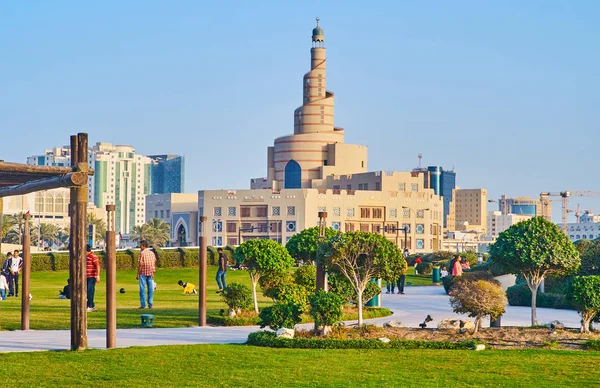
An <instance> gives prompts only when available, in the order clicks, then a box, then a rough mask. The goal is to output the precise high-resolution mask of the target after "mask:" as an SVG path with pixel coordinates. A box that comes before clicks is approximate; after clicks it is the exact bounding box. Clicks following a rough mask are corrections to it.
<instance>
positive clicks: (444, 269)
mask: <svg viewBox="0 0 600 388" xmlns="http://www.w3.org/2000/svg"><path fill="white" fill-rule="evenodd" d="M440 276H441V277H443V278H445V277H446V276H448V270H447V269H446V267H442V269H441V271H440Z"/></svg>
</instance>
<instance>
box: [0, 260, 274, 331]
mask: <svg viewBox="0 0 600 388" xmlns="http://www.w3.org/2000/svg"><path fill="white" fill-rule="evenodd" d="M105 275H106V272H104V271H102V272H101V282H100V283H99V284H97V285H96V297H95V298H94V299H95V302H96V311H95V312H92V313H89V314H88V328H90V329H102V328H105V327H106V326H105V323H106V282H105ZM135 275H136V271H135V270H122V271H117V289H120V288H122V287H123V288H125V290H126V292H125V293H124V294H117V327H118V328H132V327H139V324H140V310H138V307H139V306H140V299H139V285H138V282H137V280H135ZM215 276H216V267H213V266H209V267H208V281H207V295H208V300H207V311H208V315H210V314H216V313H218V312H219V310H221V309H226V308H227V305H226V304H225V302H223V301H222V299H221V296H220V294H217V293H216V291H217V283H216V281H215ZM68 277H69V273H68V272H67V271H57V272H33V273H32V274H31V294H32V295H33V299H32V300H31V317H30V323H31V324H30V325H31V329H32V330H57V329H68V328H69V316H70V307H69V306H70V301H69V300H65V299H58V293H59V290H62V288H63V287H64V286H65V284H66V283H67V278H68ZM180 279H181V280H183V281H184V282H192V283H193V284H196V285H198V270H197V269H194V268H169V269H158V270H157V272H156V275H155V281H156V283H157V290H156V291H155V294H154V308H153V310H152V311H153V314H154V315H155V316H156V318H155V321H154V323H155V326H156V327H185V326H195V325H197V324H198V295H183V294H182V293H183V288H182V287H180V286H178V285H177V281H178V280H180ZM227 282H228V283H232V282H239V283H244V284H246V285H247V286H248V287H250V286H251V283H250V277H249V276H248V273H247V272H246V271H228V272H227ZM271 303H272V301H271V300H270V299H267V298H265V297H263V296H262V293H260V292H259V307H262V306H266V305H268V304H271ZM146 311H147V310H146ZM20 314H21V298H7V299H6V300H5V301H2V302H0V317H1V319H0V329H1V330H17V329H20V327H21V324H20V322H21V320H20V319H21V318H20V316H21V315H20Z"/></svg>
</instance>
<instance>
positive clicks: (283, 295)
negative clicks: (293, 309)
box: [275, 283, 310, 313]
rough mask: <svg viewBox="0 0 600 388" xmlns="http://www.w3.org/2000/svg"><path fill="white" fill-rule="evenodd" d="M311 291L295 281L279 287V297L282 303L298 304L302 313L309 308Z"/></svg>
mask: <svg viewBox="0 0 600 388" xmlns="http://www.w3.org/2000/svg"><path fill="white" fill-rule="evenodd" d="M309 294H310V293H309V291H308V290H307V289H306V288H305V287H303V286H301V285H299V284H295V283H287V284H283V285H281V286H280V287H279V288H278V292H277V297H276V298H275V299H277V300H278V301H279V302H281V303H290V304H294V305H296V306H298V308H299V309H300V312H301V313H305V312H308V310H309V300H308V296H309Z"/></svg>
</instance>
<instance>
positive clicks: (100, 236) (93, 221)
mask: <svg viewBox="0 0 600 388" xmlns="http://www.w3.org/2000/svg"><path fill="white" fill-rule="evenodd" d="M86 222H87V225H88V226H89V225H96V233H95V234H94V240H96V241H97V242H100V241H104V240H105V239H106V222H105V221H104V220H103V219H102V218H96V215H95V214H92V213H88V214H87V218H86ZM86 230H87V229H86Z"/></svg>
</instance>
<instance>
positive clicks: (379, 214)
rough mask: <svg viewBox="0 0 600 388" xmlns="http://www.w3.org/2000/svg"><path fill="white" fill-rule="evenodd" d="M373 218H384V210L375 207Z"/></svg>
mask: <svg viewBox="0 0 600 388" xmlns="http://www.w3.org/2000/svg"><path fill="white" fill-rule="evenodd" d="M373 218H383V211H382V209H380V208H373Z"/></svg>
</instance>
